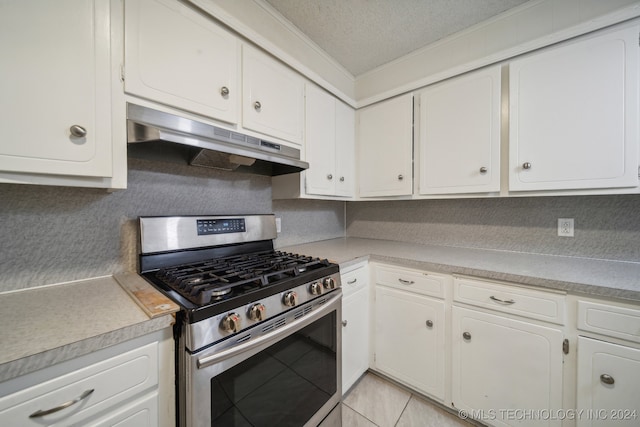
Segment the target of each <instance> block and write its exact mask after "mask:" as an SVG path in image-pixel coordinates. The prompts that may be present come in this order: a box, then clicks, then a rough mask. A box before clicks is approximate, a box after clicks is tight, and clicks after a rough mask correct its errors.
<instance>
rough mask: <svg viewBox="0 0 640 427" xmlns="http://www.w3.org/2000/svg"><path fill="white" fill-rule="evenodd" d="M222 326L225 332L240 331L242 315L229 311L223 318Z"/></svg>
mask: <svg viewBox="0 0 640 427" xmlns="http://www.w3.org/2000/svg"><path fill="white" fill-rule="evenodd" d="M220 327H221V328H222V330H223V331H225V332H238V329H240V316H238V315H237V314H236V313H229V314H227V315H226V316H224V318H223V319H222V322H221V323H220Z"/></svg>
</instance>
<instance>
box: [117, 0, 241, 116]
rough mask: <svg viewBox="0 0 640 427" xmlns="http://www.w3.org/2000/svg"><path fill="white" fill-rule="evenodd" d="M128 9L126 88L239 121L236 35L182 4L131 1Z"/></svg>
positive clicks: (142, 94) (184, 107)
mask: <svg viewBox="0 0 640 427" xmlns="http://www.w3.org/2000/svg"><path fill="white" fill-rule="evenodd" d="M125 8H126V9H125V15H126V24H125V25H126V26H125V31H126V37H125V90H126V92H127V93H130V94H132V95H136V96H139V97H142V98H146V99H150V100H153V101H157V102H160V103H162V104H165V105H170V106H172V107H176V108H180V109H183V110H185V111H189V112H192V113H196V114H200V115H203V116H206V117H211V118H214V119H217V120H221V121H224V122H229V123H233V124H235V123H237V122H238V116H239V112H238V106H239V102H240V85H239V83H238V81H239V70H240V68H239V67H240V58H239V57H240V50H239V49H240V47H239V46H240V43H239V41H238V40H237V38H236V37H235V36H233V35H231V34H230V33H228V32H227V31H225V30H223V29H222V28H220V27H219V26H218V25H216V24H215V23H214V22H213V21H212V20H210V19H208V18H205V17H204V16H202V15H200V14H198V13H197V12H195V11H194V10H192V9H190V8H189V7H187V6H185V5H183V4H181V3H180V2H176V1H168V0H133V1H131V0H127V1H126V3H125Z"/></svg>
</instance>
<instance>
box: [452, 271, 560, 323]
mask: <svg viewBox="0 0 640 427" xmlns="http://www.w3.org/2000/svg"><path fill="white" fill-rule="evenodd" d="M453 299H454V301H457V302H462V303H465V304H471V305H475V306H478V307H484V308H488V309H491V310H495V311H501V312H504V313H511V314H517V315H519V316H523V317H528V318H530V319H538V320H544V321H546V322H551V323H556V324H558V325H564V323H565V296H564V294H562V293H555V292H548V291H538V290H534V289H525V288H521V287H518V286H515V285H508V284H502V283H496V282H487V281H481V280H475V279H470V278H466V277H454V280H453Z"/></svg>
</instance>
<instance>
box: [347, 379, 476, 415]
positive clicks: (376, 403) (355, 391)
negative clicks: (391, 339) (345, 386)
mask: <svg viewBox="0 0 640 427" xmlns="http://www.w3.org/2000/svg"><path fill="white" fill-rule="evenodd" d="M471 425H472V424H469V423H467V422H465V421H463V420H461V419H459V418H458V417H457V416H455V415H453V414H451V413H449V412H447V411H445V410H443V409H441V408H439V407H438V406H436V405H434V404H433V403H431V402H429V401H428V400H425V399H423V398H421V397H419V396H417V395H415V394H413V393H410V392H409V391H407V390H405V389H403V388H401V387H398V386H397V385H395V384H392V383H390V382H389V381H387V380H385V379H383V378H381V377H379V376H377V375H375V374H373V373H371V372H367V373H366V374H365V375H364V376H363V377H362V378H361V379H360V381H359V382H358V383H357V384H356V385H355V386H354V387H353V388H352V389H351V390H350V391H349V393H348V394H347V395H346V396H344V398H343V401H342V426H343V427H376V426H378V427H418V426H419V427H469V426H471Z"/></svg>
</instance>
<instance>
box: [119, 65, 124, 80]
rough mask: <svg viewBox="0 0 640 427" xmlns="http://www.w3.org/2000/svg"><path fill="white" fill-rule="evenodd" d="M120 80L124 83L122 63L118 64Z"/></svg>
mask: <svg viewBox="0 0 640 427" xmlns="http://www.w3.org/2000/svg"><path fill="white" fill-rule="evenodd" d="M120 81H121V82H122V83H124V64H120Z"/></svg>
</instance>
